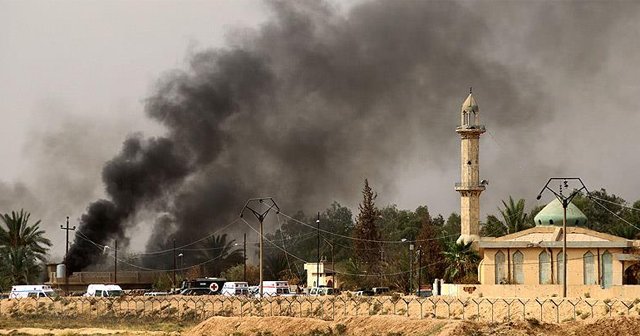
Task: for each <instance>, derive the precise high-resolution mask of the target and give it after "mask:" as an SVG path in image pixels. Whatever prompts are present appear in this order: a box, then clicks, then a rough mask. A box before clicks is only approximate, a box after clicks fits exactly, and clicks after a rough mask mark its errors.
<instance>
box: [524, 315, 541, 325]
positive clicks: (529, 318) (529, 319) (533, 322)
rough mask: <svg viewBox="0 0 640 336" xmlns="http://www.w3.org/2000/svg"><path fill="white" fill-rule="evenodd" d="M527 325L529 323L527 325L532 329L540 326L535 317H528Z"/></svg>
mask: <svg viewBox="0 0 640 336" xmlns="http://www.w3.org/2000/svg"><path fill="white" fill-rule="evenodd" d="M527 323H529V325H530V326H532V327H537V326H539V325H540V321H538V319H537V318H535V317H528V318H527Z"/></svg>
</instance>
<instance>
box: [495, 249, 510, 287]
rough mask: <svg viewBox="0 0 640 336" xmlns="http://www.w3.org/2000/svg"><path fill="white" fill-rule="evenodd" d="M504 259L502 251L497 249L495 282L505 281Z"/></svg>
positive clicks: (503, 282)
mask: <svg viewBox="0 0 640 336" xmlns="http://www.w3.org/2000/svg"><path fill="white" fill-rule="evenodd" d="M504 259H505V257H504V253H502V251H498V252H497V253H496V282H495V283H496V284H505V283H507V274H506V273H507V272H506V271H507V268H506V267H505V263H504Z"/></svg>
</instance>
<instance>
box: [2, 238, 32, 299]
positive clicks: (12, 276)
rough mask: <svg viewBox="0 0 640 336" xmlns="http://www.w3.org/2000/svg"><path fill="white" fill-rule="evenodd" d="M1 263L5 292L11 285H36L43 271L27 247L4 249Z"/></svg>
mask: <svg viewBox="0 0 640 336" xmlns="http://www.w3.org/2000/svg"><path fill="white" fill-rule="evenodd" d="M0 263H1V264H0V274H1V279H0V285H1V286H2V289H4V290H7V289H9V288H10V286H11V285H26V284H29V283H34V282H35V281H37V280H38V277H39V275H40V273H41V271H42V268H41V267H40V266H39V265H38V263H37V258H36V256H35V255H34V254H33V253H32V252H31V250H29V248H28V247H26V246H18V247H11V248H7V247H4V248H2V252H1V253H0Z"/></svg>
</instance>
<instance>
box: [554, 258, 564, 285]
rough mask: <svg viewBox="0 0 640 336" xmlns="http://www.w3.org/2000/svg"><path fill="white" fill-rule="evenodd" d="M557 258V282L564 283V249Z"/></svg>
mask: <svg viewBox="0 0 640 336" xmlns="http://www.w3.org/2000/svg"><path fill="white" fill-rule="evenodd" d="M556 260H557V261H558V266H557V267H556V270H557V272H556V273H557V275H556V279H558V281H557V283H558V284H563V283H564V255H563V254H562V251H560V252H559V253H558V257H557V258H556Z"/></svg>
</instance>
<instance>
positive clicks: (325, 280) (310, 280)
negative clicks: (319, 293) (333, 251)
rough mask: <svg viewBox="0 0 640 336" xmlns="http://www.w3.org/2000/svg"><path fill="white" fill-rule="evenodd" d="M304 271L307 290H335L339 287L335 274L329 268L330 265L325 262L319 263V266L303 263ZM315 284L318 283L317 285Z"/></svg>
mask: <svg viewBox="0 0 640 336" xmlns="http://www.w3.org/2000/svg"><path fill="white" fill-rule="evenodd" d="M318 266H319V267H318ZM304 270H305V272H306V273H307V287H308V288H311V287H321V286H326V287H334V288H335V287H338V286H339V283H338V282H337V279H336V272H335V271H334V270H333V269H332V268H331V263H328V262H326V261H320V265H318V263H305V264H304ZM318 275H319V276H318ZM316 282H319V283H318V284H317V283H316Z"/></svg>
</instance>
